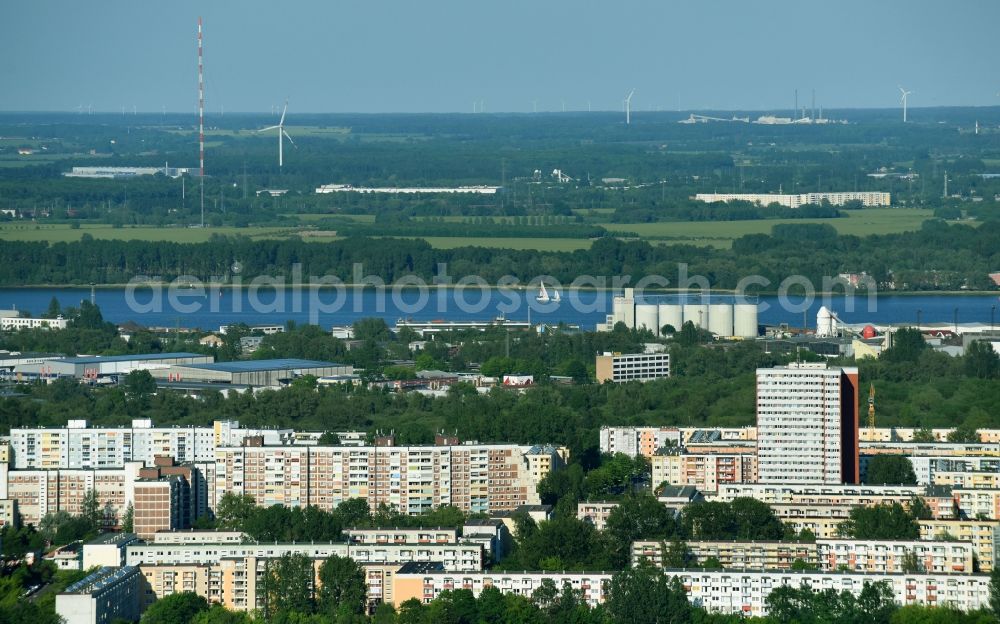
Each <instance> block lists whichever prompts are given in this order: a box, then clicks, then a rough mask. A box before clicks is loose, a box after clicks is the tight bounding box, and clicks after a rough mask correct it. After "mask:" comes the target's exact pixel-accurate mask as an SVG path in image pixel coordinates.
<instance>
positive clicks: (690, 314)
mask: <svg viewBox="0 0 1000 624" xmlns="http://www.w3.org/2000/svg"><path fill="white" fill-rule="evenodd" d="M688 321H691V322H692V323H694V325H695V327H701V328H704V329H708V306H707V305H705V304H702V303H686V304H684V322H685V323H687V322H688Z"/></svg>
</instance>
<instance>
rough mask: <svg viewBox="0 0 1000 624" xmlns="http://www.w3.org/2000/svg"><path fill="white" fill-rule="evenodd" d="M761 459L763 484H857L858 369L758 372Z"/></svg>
mask: <svg viewBox="0 0 1000 624" xmlns="http://www.w3.org/2000/svg"><path fill="white" fill-rule="evenodd" d="M757 458H758V460H757V473H758V480H759V481H760V482H761V483H821V484H839V483H857V482H858V481H859V451H858V370H857V368H827V366H826V364H823V363H820V364H814V363H802V364H798V363H793V364H789V365H788V366H785V367H777V368H760V369H757Z"/></svg>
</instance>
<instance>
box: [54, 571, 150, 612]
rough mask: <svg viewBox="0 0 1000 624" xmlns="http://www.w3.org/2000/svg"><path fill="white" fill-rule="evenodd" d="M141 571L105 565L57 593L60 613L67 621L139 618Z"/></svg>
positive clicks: (57, 606)
mask: <svg viewBox="0 0 1000 624" xmlns="http://www.w3.org/2000/svg"><path fill="white" fill-rule="evenodd" d="M139 613H140V603H139V571H138V570H137V569H135V568H133V567H131V566H125V567H122V568H111V567H104V568H101V569H100V570H98V571H96V572H94V573H92V574H89V575H87V576H86V577H84V578H83V579H81V580H79V581H77V582H76V583H73V584H72V585H70V586H69V587H67V588H66V589H65V591H62V592H60V593H59V594H57V595H56V614H57V615H58V616H60V617H61V618H62V621H63V622H65V623H66V624H105V623H108V622H112V621H114V620H126V621H133V622H134V621H137V620H138V619H139Z"/></svg>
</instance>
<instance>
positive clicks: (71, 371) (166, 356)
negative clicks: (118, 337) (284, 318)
mask: <svg viewBox="0 0 1000 624" xmlns="http://www.w3.org/2000/svg"><path fill="white" fill-rule="evenodd" d="M214 359H215V358H214V357H212V356H211V355H201V354H198V353H185V352H181V353H146V354H143V355H108V356H79V357H65V358H56V359H51V360H45V361H40V362H29V363H24V364H19V365H17V366H15V367H14V369H13V375H14V376H15V377H17V378H19V379H40V378H56V377H75V378H77V379H91V380H95V381H96V380H102V379H110V378H111V377H113V376H117V375H126V374H128V373H131V372H132V371H135V370H148V371H151V372H152V371H154V370H157V369H163V368H167V367H169V366H173V365H175V364H205V363H211V362H212V361H213V360H214Z"/></svg>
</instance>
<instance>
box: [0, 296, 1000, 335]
mask: <svg viewBox="0 0 1000 624" xmlns="http://www.w3.org/2000/svg"><path fill="white" fill-rule="evenodd" d="M91 294H92V291H91V290H90V289H88V288H2V289H0V309H10V308H12V307H16V308H17V309H19V310H28V311H30V312H31V313H33V314H34V315H36V316H37V315H41V314H42V313H44V312H45V310H46V309H47V308H48V306H49V301H50V300H51V299H52V297H55V298H56V299H57V300H58V301H59V302H60V304H61V305H62V306H64V307H65V306H78V305H79V304H80V301H81V300H84V299H90V298H91ZM93 296H94V301H95V303H97V305H98V306H100V308H101V312H102V313H103V314H104V318H105V319H106V320H109V321H112V322H114V323H123V322H126V321H135V322H136V323H139V324H141V325H145V326H148V327H176V326H180V327H197V328H201V329H205V330H216V329H217V328H218V327H219V326H220V325H225V324H231V323H239V322H243V323H247V324H249V325H260V324H284V323H285V321H288V320H293V321H295V322H297V323H309V322H312V323H317V324H319V325H320V326H322V327H330V326H332V325H349V324H351V323H353V322H354V321H356V320H357V319H360V318H365V317H381V318H383V319H385V320H386V322H387V323H388V324H389V325H390V326H392V325H393V324H395V322H396V320H397V319H400V318H410V319H413V320H418V321H428V320H435V319H447V320H486V319H491V318H494V317H496V316H497V315H498V314H504V315H505V316H506V318H508V319H510V320H527V319H528V316H529V308H530V316H531V320H532V321H533V322H545V323H553V324H554V323H558V322H560V321H562V322H566V323H570V324H575V325H579V326H580V327H582V328H584V329H593V328H594V325H595V324H596V323H600V322H603V321H604V319H605V316H606V315H607V314H608V313H609V312H610V311H611V299H612V293H611V292H610V291H572V292H569V293H562V301H560V302H559V303H548V304H541V303H539V302H537V301H536V300H535V293H534V292H533V291H509V290H505V291H500V290H496V289H492V290H486V291H480V290H478V289H477V290H466V291H464V292H460V291H458V290H456V289H440V290H430V291H427V292H423V293H421V292H420V291H417V290H395V291H393V290H389V289H387V290H386V291H385V292H384V293H380V292H377V291H375V290H372V289H368V290H354V289H351V288H348V289H346V290H345V291H342V292H341V293H340V294H339V298H338V294H337V293H336V292H334V291H319V292H318V293H317V292H316V291H309V290H305V291H292V290H291V289H289V290H286V291H285V292H283V293H281V294H278V293H276V292H275V291H267V292H265V291H260V292H255V291H250V290H249V289H243V290H231V289H221V290H211V291H202V290H190V291H185V290H183V289H181V290H177V291H174V292H173V296H169V294H168V293H167V292H166V291H164V292H163V293H162V295H161V296H160V297H159V298H157V297H154V295H153V293H151V292H148V291H147V292H136V293H132V294H131V295H130V294H129V293H128V292H127V291H126V289H124V288H104V289H97V290H95V291H93ZM760 303H761V307H760V310H759V317H758V320H759V322H760V323H761V324H764V325H776V324H779V323H788V324H790V325H793V326H797V327H799V326H801V325H802V322H803V311H802V310H803V308H804V307H805V308H806V311H805V319H806V321H807V324H808V325H809V326H810V327H813V326H815V322H816V312H817V310H818V309H819V306H820V305H824V304H825V305H827V306H828V307H829V308H830V309H832V310H833V311H834V312H835V313H836V314H837V315H838V316H839V317H840V318H841V319H842V320H843V321H844V322H846V323H875V324H880V323H913V322H916V321H917V319H918V314H919V319H920V321H921V322H922V323H935V322H937V323H951V322H953V321H954V319H955V314H956V310H957V314H958V321H959V323H973V322H979V323H990V322H991V313H994V312H995V310H993V309H994V308H995V307H996V306H998V305H1000V299H998V297H996V296H993V295H886V296H880V297H878V298H875V299H872V300H869V299H868V298H867V297H856V298H854V299H853V300H852V299H848V298H846V297H844V296H842V295H838V296H831V297H829V298H828V299H825V300H824V299H820V298H817V299H815V300H813V301H811V302H809V305H808V306H807V305H806V304H805V303H804V302H803V300H802V299H801V298H793V297H789V300H788V301H787V302H784V303H783V302H782V301H781V300H779V298H778V297H777V296H763V297H760ZM997 320H1000V318H998V319H997Z"/></svg>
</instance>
